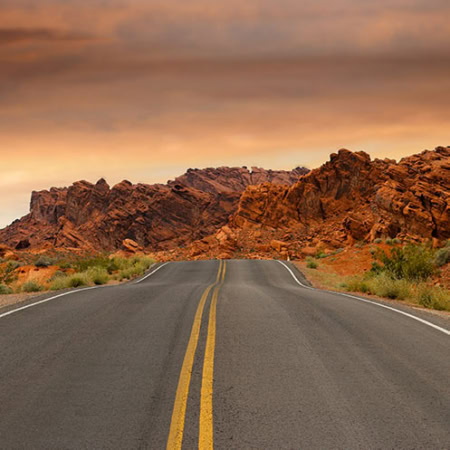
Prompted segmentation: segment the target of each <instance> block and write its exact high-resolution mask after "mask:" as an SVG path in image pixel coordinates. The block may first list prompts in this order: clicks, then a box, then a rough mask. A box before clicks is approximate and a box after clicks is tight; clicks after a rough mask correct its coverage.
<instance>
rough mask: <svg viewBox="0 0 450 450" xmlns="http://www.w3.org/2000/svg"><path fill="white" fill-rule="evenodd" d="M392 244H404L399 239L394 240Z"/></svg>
mask: <svg viewBox="0 0 450 450" xmlns="http://www.w3.org/2000/svg"><path fill="white" fill-rule="evenodd" d="M392 242H393V243H394V244H401V243H402V241H401V240H400V239H398V238H395V239H392Z"/></svg>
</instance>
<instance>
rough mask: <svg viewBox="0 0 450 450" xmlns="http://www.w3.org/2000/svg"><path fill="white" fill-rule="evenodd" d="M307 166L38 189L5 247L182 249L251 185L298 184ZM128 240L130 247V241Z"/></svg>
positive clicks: (220, 221) (6, 234)
mask: <svg viewBox="0 0 450 450" xmlns="http://www.w3.org/2000/svg"><path fill="white" fill-rule="evenodd" d="M307 172H308V170H307V169H301V168H297V169H294V170H293V171H271V170H264V169H258V168H252V170H248V169H247V168H227V167H220V168H218V169H204V170H198V169H189V170H188V172H187V173H186V174H185V175H182V176H181V177H178V178H177V179H175V180H174V181H170V182H168V183H167V184H153V185H149V184H136V185H134V184H132V183H130V182H129V181H126V180H125V181H122V182H121V183H119V184H117V185H115V186H113V187H112V188H110V186H109V185H108V184H107V183H106V181H105V180H104V179H101V180H99V181H98V182H97V183H96V184H92V183H89V182H87V181H79V182H76V183H74V184H73V185H72V186H70V187H69V188H51V189H50V190H44V191H39V192H33V193H32V196H31V204H30V213H29V214H28V215H26V216H25V217H23V218H22V219H20V220H16V221H15V222H13V223H12V224H11V225H10V226H9V227H6V228H5V229H3V230H1V231H0V242H3V243H5V244H8V245H9V246H11V247H14V248H17V249H26V248H29V247H30V248H35V247H64V248H79V249H80V248H81V249H86V250H110V251H112V250H118V249H124V246H125V247H127V248H125V250H127V251H131V247H130V245H129V244H130V242H134V244H132V247H136V245H137V247H136V250H138V249H140V248H141V247H143V248H147V249H149V250H161V249H169V248H173V247H178V246H184V245H186V244H188V243H190V242H192V241H194V240H196V239H201V238H203V237H204V236H207V235H210V234H213V233H214V232H215V231H216V230H218V229H219V228H220V227H222V226H224V225H225V224H226V223H227V221H228V218H229V216H230V215H232V214H233V213H234V212H235V211H236V207H237V204H238V202H239V199H240V196H241V193H242V191H243V190H244V189H245V188H246V187H248V186H249V185H250V184H251V183H259V182H261V181H271V182H274V183H282V184H286V185H288V184H292V183H293V182H295V181H297V180H298V178H299V176H300V175H302V174H304V173H307ZM124 243H125V244H124Z"/></svg>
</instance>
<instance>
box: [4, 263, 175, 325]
mask: <svg viewBox="0 0 450 450" xmlns="http://www.w3.org/2000/svg"><path fill="white" fill-rule="evenodd" d="M166 264H169V263H168V262H166V263H164V264H162V265H161V266H159V267H157V268H156V269H155V270H154V271H153V272H150V273H149V274H148V275H146V276H145V277H144V278H142V279H140V280H139V281H136V283H140V282H141V281H143V280H145V279H146V278H148V277H149V276H150V275H153V274H154V273H155V272H156V271H157V270H159V269H161V267H163V266H165V265H166ZM105 287H112V286H107V285H106V286H91V287H87V288H83V289H75V290H73V291H69V292H63V293H62V294H58V295H54V296H53V297H50V298H44V300H39V301H38V302H34V303H30V304H28V305H25V306H21V307H20V308H16V309H12V310H11V311H7V312H5V313H3V314H0V319H1V318H2V317H6V316H9V315H10V314H14V313H16V312H19V311H23V310H24V309H28V308H31V307H32V306H36V305H41V304H42V303H47V302H49V301H50V300H54V299H55V298H59V297H64V296H65V295H70V294H76V293H78V292H83V291H88V290H90V289H98V288H105Z"/></svg>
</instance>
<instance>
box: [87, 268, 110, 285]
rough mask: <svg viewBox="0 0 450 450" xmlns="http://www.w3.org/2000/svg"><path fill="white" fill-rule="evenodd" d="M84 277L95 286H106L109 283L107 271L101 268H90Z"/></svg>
mask: <svg viewBox="0 0 450 450" xmlns="http://www.w3.org/2000/svg"><path fill="white" fill-rule="evenodd" d="M86 276H87V277H88V278H89V280H90V281H92V282H93V283H94V284H96V285H101V284H106V283H107V282H108V281H109V275H108V271H107V270H106V269H104V268H101V267H91V268H90V269H88V270H87V271H86Z"/></svg>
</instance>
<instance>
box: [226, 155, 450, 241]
mask: <svg viewBox="0 0 450 450" xmlns="http://www.w3.org/2000/svg"><path fill="white" fill-rule="evenodd" d="M449 197H450V147H438V148H436V149H435V150H434V151H424V152H422V153H420V154H418V155H414V156H410V157H407V158H403V159H402V160H401V161H400V162H399V163H396V162H395V161H393V160H387V159H386V160H379V159H375V160H374V161H371V159H370V156H369V155H368V154H366V153H364V152H356V153H353V152H350V151H349V150H340V151H339V152H338V153H337V154H336V153H334V154H332V155H331V158H330V161H329V162H327V163H326V164H324V165H323V166H322V167H320V168H318V169H315V170H312V171H311V172H310V173H309V174H307V175H305V176H303V177H301V178H300V180H299V181H298V182H297V183H295V184H294V185H292V186H290V187H281V186H272V185H270V184H268V183H264V184H262V185H260V186H249V187H248V188H247V189H246V190H245V192H244V193H243V195H242V197H241V201H240V203H239V206H238V210H237V212H236V214H235V216H234V218H233V221H232V225H233V226H234V227H235V228H238V229H254V228H266V229H267V228H269V229H278V230H280V229H285V230H287V229H289V230H291V231H296V232H299V233H301V234H302V235H303V236H310V237H314V236H319V235H320V237H321V238H322V239H323V240H326V241H329V242H333V241H337V242H341V243H342V242H343V241H345V240H353V239H355V240H363V239H365V240H369V241H371V240H374V239H375V238H378V237H399V238H405V237H409V238H413V239H418V240H422V239H425V238H430V239H431V238H436V239H439V240H443V239H448V238H449V237H450V207H449Z"/></svg>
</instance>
